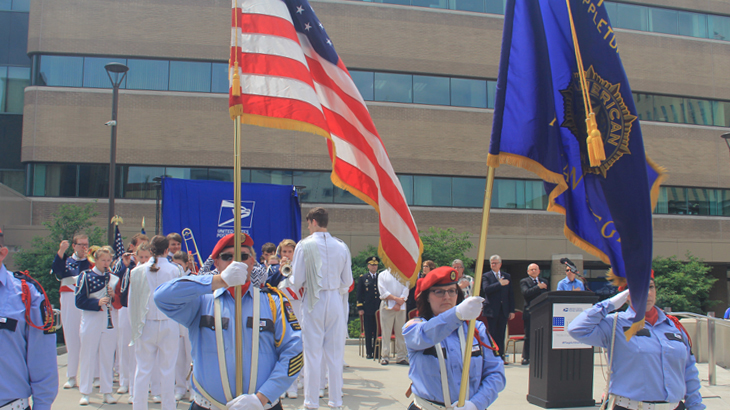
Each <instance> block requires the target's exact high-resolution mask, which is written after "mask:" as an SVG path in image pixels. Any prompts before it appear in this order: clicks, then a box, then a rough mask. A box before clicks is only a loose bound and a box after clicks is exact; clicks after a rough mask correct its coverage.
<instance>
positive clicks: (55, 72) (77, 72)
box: [38, 56, 84, 87]
mask: <svg viewBox="0 0 730 410" xmlns="http://www.w3.org/2000/svg"><path fill="white" fill-rule="evenodd" d="M83 69H84V59H83V58H82V57H70V56H43V57H41V66H40V70H39V72H38V76H39V78H38V84H39V85H48V86H61V87H81V86H82V72H83Z"/></svg>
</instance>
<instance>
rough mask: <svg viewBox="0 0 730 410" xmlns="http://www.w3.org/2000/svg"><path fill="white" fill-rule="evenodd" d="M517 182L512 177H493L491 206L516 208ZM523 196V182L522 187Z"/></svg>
mask: <svg viewBox="0 0 730 410" xmlns="http://www.w3.org/2000/svg"><path fill="white" fill-rule="evenodd" d="M517 182H518V181H516V180H513V179H495V180H494V189H493V192H492V207H493V208H512V209H515V208H517ZM522 192H523V194H522V196H523V197H524V184H523V187H522Z"/></svg>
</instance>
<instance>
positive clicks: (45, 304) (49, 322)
mask: <svg viewBox="0 0 730 410" xmlns="http://www.w3.org/2000/svg"><path fill="white" fill-rule="evenodd" d="M13 276H14V277H15V278H16V279H18V280H20V288H21V292H22V296H21V297H22V301H23V305H24V306H25V322H26V323H28V325H30V326H31V327H33V328H35V329H38V330H42V331H43V332H44V333H53V331H54V323H53V319H54V316H53V306H51V302H50V301H49V300H48V295H46V291H45V289H43V286H41V284H40V283H38V281H37V280H35V279H33V278H32V277H31V276H30V273H28V271H25V272H20V271H18V272H13ZM28 282H30V283H32V284H33V286H35V287H36V289H37V290H38V292H39V293H40V294H42V295H43V301H42V302H41V306H40V309H41V318H42V319H43V325H42V326H38V325H36V324H35V323H33V319H32V318H31V317H30V310H31V305H30V304H31V302H32V300H31V299H32V296H31V294H30V287H29V286H28Z"/></svg>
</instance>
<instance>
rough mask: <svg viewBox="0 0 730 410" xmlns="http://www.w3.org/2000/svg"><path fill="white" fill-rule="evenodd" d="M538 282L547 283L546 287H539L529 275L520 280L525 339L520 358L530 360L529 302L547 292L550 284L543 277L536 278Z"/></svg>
mask: <svg viewBox="0 0 730 410" xmlns="http://www.w3.org/2000/svg"><path fill="white" fill-rule="evenodd" d="M537 280H539V281H540V282H542V283H544V284H546V285H548V288H546V289H540V287H538V286H537V283H535V279H533V278H531V277H530V276H528V277H526V278H524V279H522V280H521V281H520V291H522V296H523V297H524V298H525V311H524V312H523V313H522V320H523V321H524V322H525V341H524V344H523V345H522V360H530V303H531V302H532V300H533V299H535V298H536V297H538V296H540V295H542V294H543V293H547V292H549V291H550V290H549V288H550V284H549V283H547V280H545V279H543V278H539V277H538V278H537Z"/></svg>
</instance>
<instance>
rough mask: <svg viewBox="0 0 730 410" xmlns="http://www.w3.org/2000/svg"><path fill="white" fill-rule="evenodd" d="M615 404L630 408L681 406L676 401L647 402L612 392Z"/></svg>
mask: <svg viewBox="0 0 730 410" xmlns="http://www.w3.org/2000/svg"><path fill="white" fill-rule="evenodd" d="M612 396H613V399H614V405H616V406H621V407H625V408H627V409H629V410H674V409H676V408H677V406H679V402H676V403H647V402H645V401H638V400H631V399H630V398H628V397H623V396H618V395H615V394H612Z"/></svg>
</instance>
